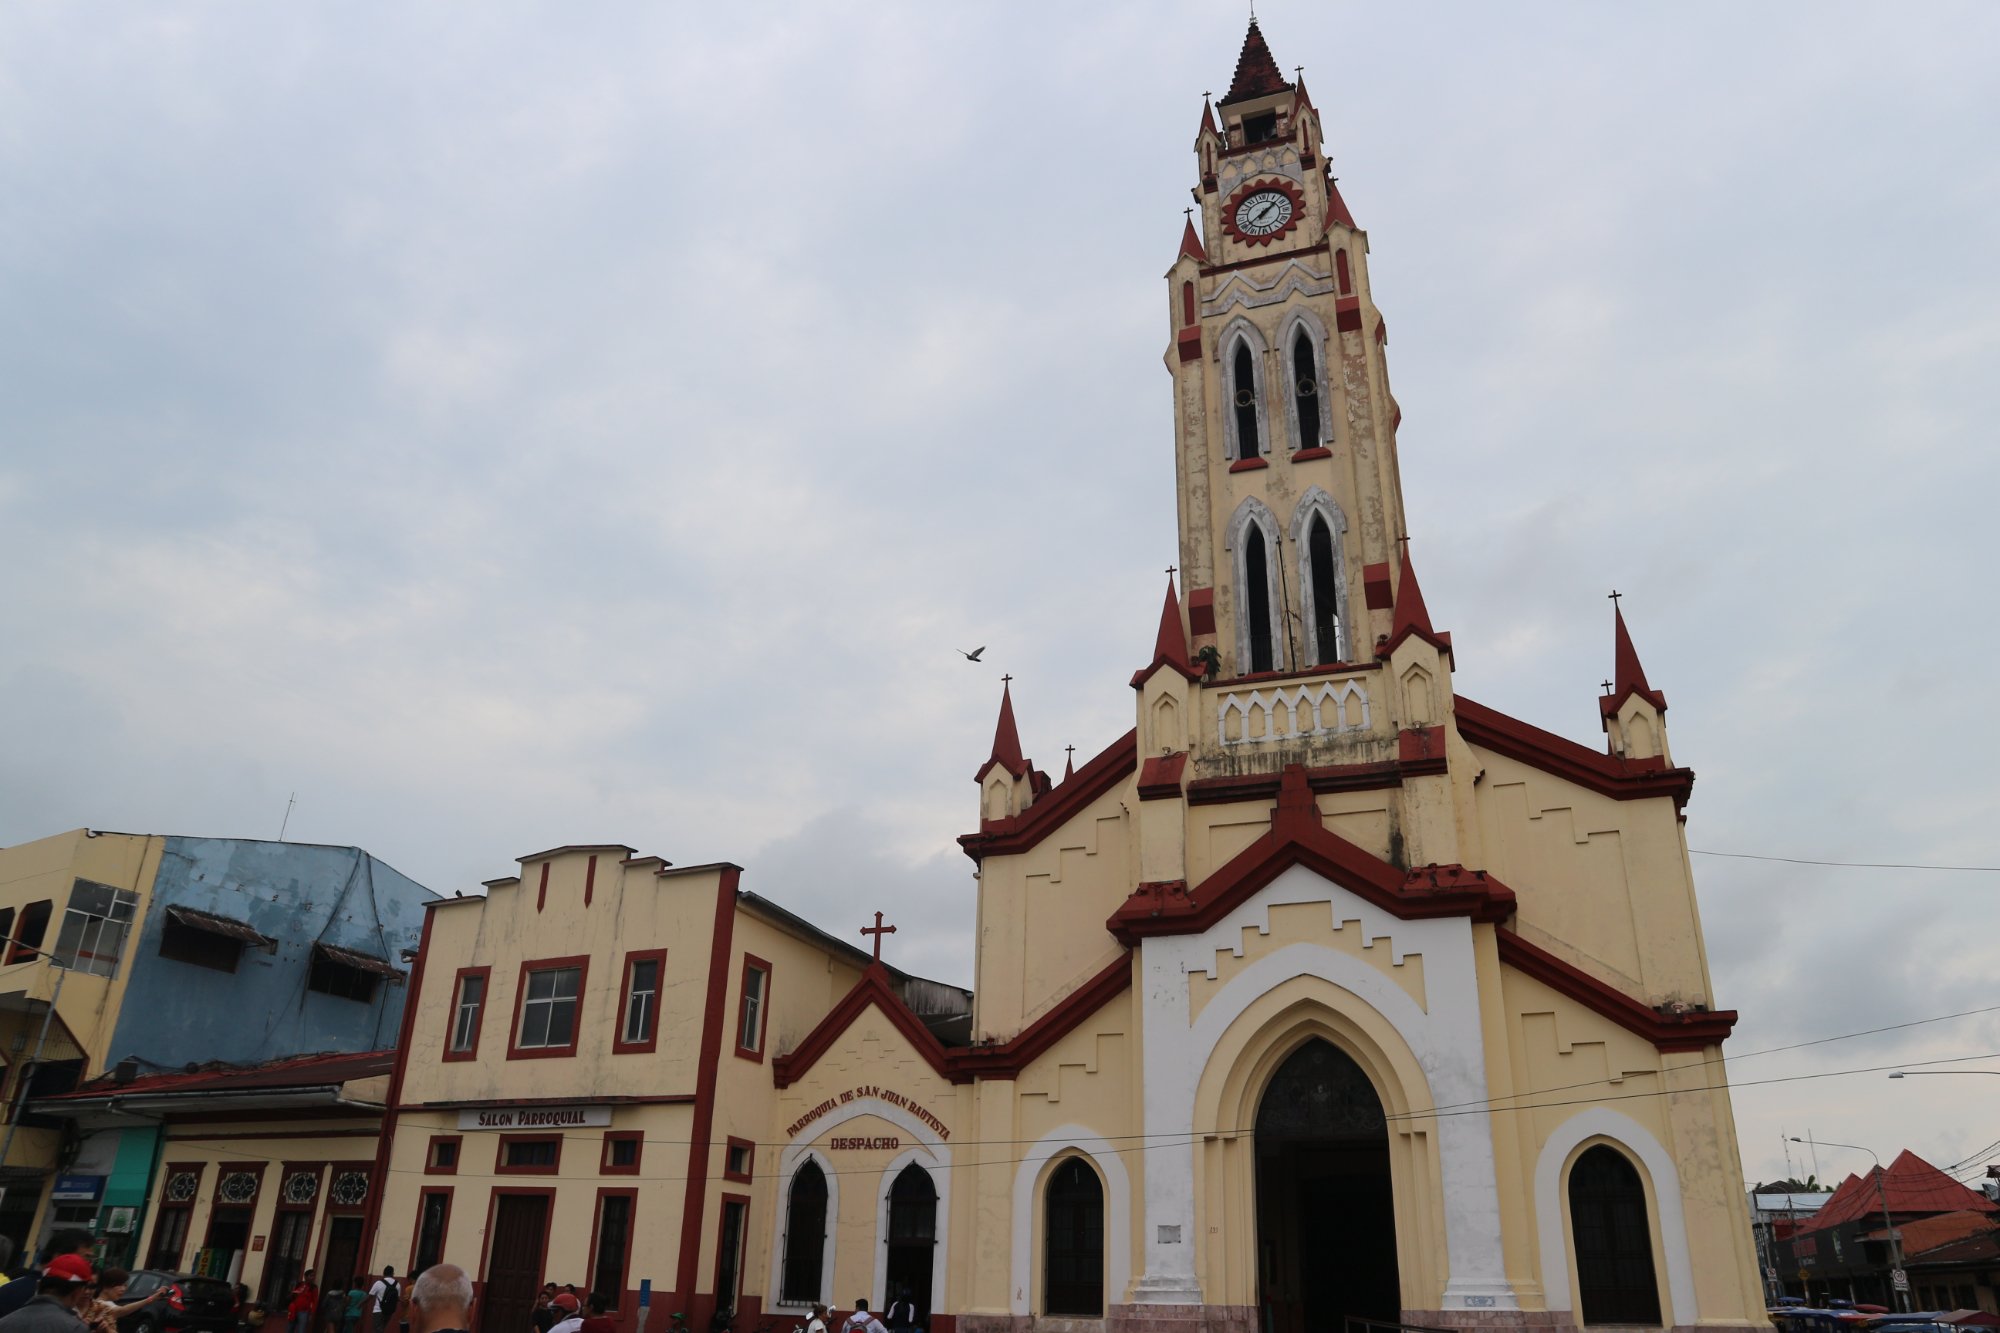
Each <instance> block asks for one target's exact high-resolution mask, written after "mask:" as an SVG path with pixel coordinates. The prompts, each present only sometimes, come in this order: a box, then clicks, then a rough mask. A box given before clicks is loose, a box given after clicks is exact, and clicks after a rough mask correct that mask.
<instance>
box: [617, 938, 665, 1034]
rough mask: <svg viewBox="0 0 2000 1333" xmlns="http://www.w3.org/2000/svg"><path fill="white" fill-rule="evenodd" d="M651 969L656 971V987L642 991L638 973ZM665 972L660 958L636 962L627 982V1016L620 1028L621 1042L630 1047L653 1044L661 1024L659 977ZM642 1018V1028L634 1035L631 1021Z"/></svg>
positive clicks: (631, 968)
mask: <svg viewBox="0 0 2000 1333" xmlns="http://www.w3.org/2000/svg"><path fill="white" fill-rule="evenodd" d="M647 966H650V967H651V968H652V969H653V984H652V985H651V986H648V987H644V988H641V987H640V985H639V969H640V968H642V967H647ZM663 970H664V969H663V968H662V966H661V964H660V960H659V959H658V958H634V959H633V960H632V965H631V967H630V968H629V969H628V970H627V973H626V978H625V1014H624V1018H623V1019H622V1021H621V1023H620V1027H619V1038H618V1039H619V1040H620V1041H621V1042H623V1043H624V1044H625V1045H627V1046H638V1045H642V1044H643V1043H645V1042H648V1041H650V1040H652V1037H653V1029H654V1027H655V1025H657V1024H658V1023H659V1021H660V974H661V972H662V971H663ZM635 1016H640V1017H643V1018H644V1019H645V1020H646V1022H645V1024H644V1026H643V1028H642V1029H641V1030H640V1031H638V1032H634V1031H633V1030H632V1020H633V1018H634V1017H635Z"/></svg>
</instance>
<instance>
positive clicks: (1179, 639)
mask: <svg viewBox="0 0 2000 1333" xmlns="http://www.w3.org/2000/svg"><path fill="white" fill-rule="evenodd" d="M1163 666H1169V667H1172V668H1173V669H1174V670H1176V671H1178V672H1180V673H1181V674H1182V675H1183V676H1186V677H1187V678H1188V679H1189V680H1200V679H1201V671H1200V670H1199V669H1198V668H1196V666H1195V664H1194V660H1193V659H1192V658H1190V657H1189V656H1188V646H1187V631H1185V630H1183V629H1182V628H1181V599H1180V597H1179V595H1178V594H1176V593H1175V592H1174V576H1173V575H1172V574H1169V575H1167V600H1166V604H1165V605H1164V606H1162V607H1161V608H1160V632H1159V633H1158V634H1157V635H1155V636H1154V638H1153V660H1152V661H1150V662H1148V663H1147V664H1146V665H1145V666H1143V667H1140V668H1139V669H1138V670H1137V671H1135V672H1133V673H1132V688H1133V689H1135V690H1136V689H1138V688H1139V687H1140V686H1141V685H1144V684H1145V683H1146V678H1147V677H1148V676H1150V675H1152V674H1153V672H1155V671H1157V670H1158V669H1159V668H1161V667H1163Z"/></svg>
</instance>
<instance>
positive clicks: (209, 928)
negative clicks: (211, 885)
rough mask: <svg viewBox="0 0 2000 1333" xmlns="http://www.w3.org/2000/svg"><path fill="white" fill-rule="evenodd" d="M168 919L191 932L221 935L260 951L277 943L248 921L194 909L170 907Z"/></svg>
mask: <svg viewBox="0 0 2000 1333" xmlns="http://www.w3.org/2000/svg"><path fill="white" fill-rule="evenodd" d="M167 919H168V920H169V921H175V922H178V923H180V924H181V925H183V926H186V927H187V928H188V929H190V930H200V931H206V932H207V933H208V934H210V935H220V936H222V938H224V939H226V940H235V941H237V942H238V943H240V944H254V945H256V946H257V947H258V948H260V949H268V948H270V947H271V946H272V945H274V944H276V943H277V941H276V940H274V939H272V938H271V937H270V936H269V935H265V934H263V933H261V932H259V931H258V930H257V929H256V928H255V927H253V926H251V925H250V923H248V922H247V921H238V920H235V919H234V918H232V917H226V916H215V915H213V914H211V913H208V912H197V911H195V910H194V909H193V908H192V907H169V908H168V909H167Z"/></svg>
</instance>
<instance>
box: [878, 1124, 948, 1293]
mask: <svg viewBox="0 0 2000 1333" xmlns="http://www.w3.org/2000/svg"><path fill="white" fill-rule="evenodd" d="M936 1259H937V1187H936V1186H934V1185H933V1184H931V1173H930V1172H928V1171H926V1170H924V1169H923V1168H922V1167H921V1166H918V1165H917V1164H916V1163H915V1162H911V1163H910V1164H909V1165H908V1166H906V1167H904V1168H903V1169H902V1170H901V1171H900V1172H898V1173H897V1174H896V1180H895V1183H894V1184H892V1185H890V1186H889V1259H888V1266H887V1269H886V1271H885V1273H884V1275H883V1284H884V1285H885V1286H886V1287H887V1290H886V1291H884V1292H883V1293H882V1299H883V1300H885V1301H887V1302H888V1303H889V1305H890V1306H893V1305H895V1304H896V1303H897V1302H898V1301H907V1302H909V1304H910V1305H911V1306H912V1307H913V1309H914V1313H915V1315H916V1318H915V1319H914V1320H912V1321H911V1322H912V1323H914V1324H916V1325H917V1326H918V1327H923V1328H928V1327H929V1326H930V1313H931V1273H932V1271H933V1270H932V1265H933V1263H934V1262H935V1261H936Z"/></svg>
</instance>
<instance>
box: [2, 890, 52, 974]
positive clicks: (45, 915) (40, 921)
mask: <svg viewBox="0 0 2000 1333" xmlns="http://www.w3.org/2000/svg"><path fill="white" fill-rule="evenodd" d="M54 911H55V904H54V903H52V902H50V901H49V900H48V899H46V898H44V899H42V900H41V901H40V902H38V903H29V904H28V905H27V906H26V907H23V908H22V909H21V920H20V923H19V924H18V925H16V926H15V928H14V939H13V941H12V943H10V944H8V946H7V961H8V962H9V963H18V962H21V961H22V960H23V959H32V958H37V957H40V956H41V950H42V941H43V940H45V939H47V938H48V934H49V916H50V915H51V914H52V913H53V912H54Z"/></svg>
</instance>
